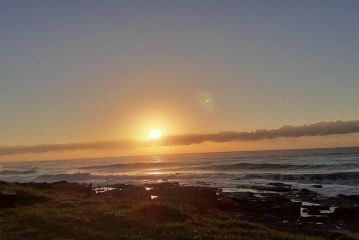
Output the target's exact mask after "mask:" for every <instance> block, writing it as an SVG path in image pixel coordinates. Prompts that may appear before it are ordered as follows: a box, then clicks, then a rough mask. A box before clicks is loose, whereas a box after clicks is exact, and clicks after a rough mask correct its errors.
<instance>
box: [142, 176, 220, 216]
mask: <svg viewBox="0 0 359 240" xmlns="http://www.w3.org/2000/svg"><path fill="white" fill-rule="evenodd" d="M146 186H147V185H146ZM148 186H151V187H152V188H153V189H152V190H150V191H149V192H151V194H153V195H156V196H158V197H159V198H160V199H162V200H163V201H165V202H166V201H168V202H175V203H181V204H183V203H184V204H189V205H192V206H194V207H196V208H198V209H201V210H204V209H206V208H209V207H213V206H217V205H218V200H217V192H218V190H217V189H215V188H211V187H192V186H179V184H178V183H170V182H167V183H162V184H158V185H148Z"/></svg>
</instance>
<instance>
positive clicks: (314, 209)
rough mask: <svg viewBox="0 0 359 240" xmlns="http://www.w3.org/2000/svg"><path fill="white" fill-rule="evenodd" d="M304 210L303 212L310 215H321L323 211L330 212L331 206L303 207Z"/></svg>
mask: <svg viewBox="0 0 359 240" xmlns="http://www.w3.org/2000/svg"><path fill="white" fill-rule="evenodd" d="M303 208H304V209H303V212H305V213H308V214H310V215H321V211H322V210H329V206H325V205H312V206H303Z"/></svg>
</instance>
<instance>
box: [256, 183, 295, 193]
mask: <svg viewBox="0 0 359 240" xmlns="http://www.w3.org/2000/svg"><path fill="white" fill-rule="evenodd" d="M250 189H254V190H258V191H270V192H290V191H294V190H295V189H292V187H291V186H273V185H268V186H250Z"/></svg>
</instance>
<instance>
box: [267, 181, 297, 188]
mask: <svg viewBox="0 0 359 240" xmlns="http://www.w3.org/2000/svg"><path fill="white" fill-rule="evenodd" d="M268 185H272V186H276V187H289V188H291V187H292V185H290V184H285V183H281V182H271V183H268Z"/></svg>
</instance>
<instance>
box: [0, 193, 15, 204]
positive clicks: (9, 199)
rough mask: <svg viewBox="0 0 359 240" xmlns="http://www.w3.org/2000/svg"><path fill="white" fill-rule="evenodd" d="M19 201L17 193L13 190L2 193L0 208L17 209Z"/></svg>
mask: <svg viewBox="0 0 359 240" xmlns="http://www.w3.org/2000/svg"><path fill="white" fill-rule="evenodd" d="M16 200H17V193H16V192H14V191H11V190H1V191H0V206H2V207H15V203H16Z"/></svg>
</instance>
